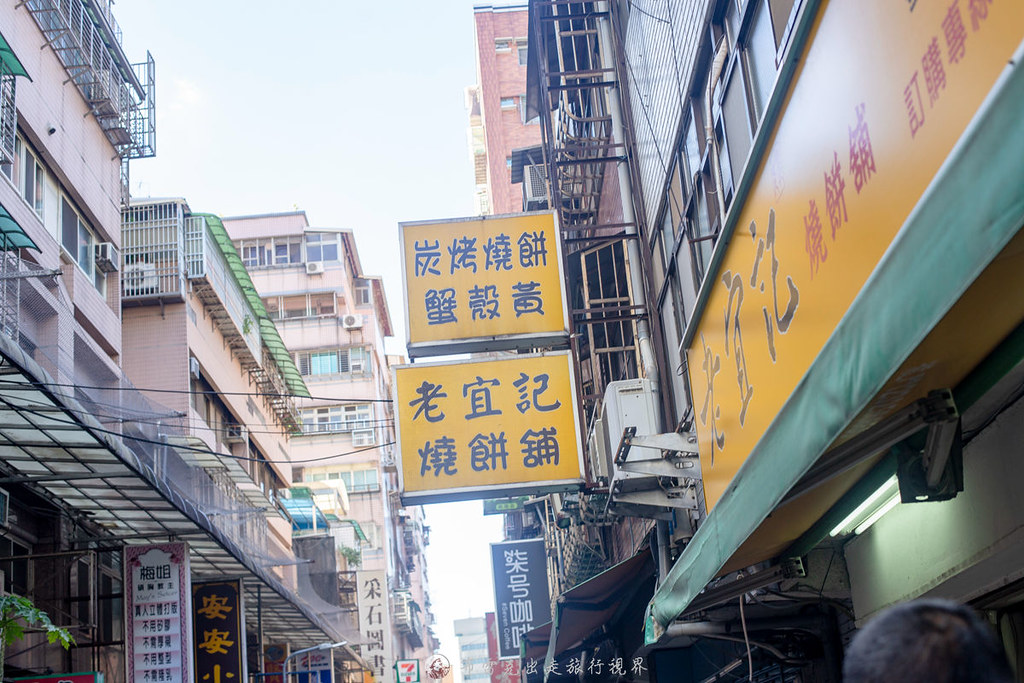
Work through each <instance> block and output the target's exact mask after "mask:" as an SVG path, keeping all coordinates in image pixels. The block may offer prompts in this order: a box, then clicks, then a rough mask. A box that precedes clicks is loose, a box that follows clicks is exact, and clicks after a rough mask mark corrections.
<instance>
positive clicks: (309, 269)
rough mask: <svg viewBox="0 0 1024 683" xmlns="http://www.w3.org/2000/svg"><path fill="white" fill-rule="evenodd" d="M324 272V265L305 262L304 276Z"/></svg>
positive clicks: (319, 262)
mask: <svg viewBox="0 0 1024 683" xmlns="http://www.w3.org/2000/svg"><path fill="white" fill-rule="evenodd" d="M323 272H324V264H323V262H321V261H307V262H306V275H321V274H322V273H323Z"/></svg>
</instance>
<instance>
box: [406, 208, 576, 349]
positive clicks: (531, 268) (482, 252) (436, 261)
mask: <svg viewBox="0 0 1024 683" xmlns="http://www.w3.org/2000/svg"><path fill="white" fill-rule="evenodd" d="M399 231H400V236H401V237H400V240H401V246H402V258H403V273H404V276H405V310H406V322H407V326H406V327H407V330H408V340H407V347H408V350H409V356H410V357H412V358H415V357H419V356H429V355H439V354H451V353H462V352H472V351H489V350H497V349H509V348H517V347H519V348H523V347H536V346H545V347H549V348H550V347H556V346H565V345H566V344H567V340H568V331H567V330H568V324H569V321H568V317H567V309H566V306H565V303H564V295H563V278H562V260H561V257H560V251H559V250H560V248H561V247H560V240H559V239H558V233H557V231H556V230H555V220H554V214H552V213H550V212H540V213H526V214H515V215H508V216H477V217H474V218H463V219H453V220H446V221H424V222H415V223H401V224H399ZM453 345H458V347H459V348H458V349H456V350H453V348H452V347H453Z"/></svg>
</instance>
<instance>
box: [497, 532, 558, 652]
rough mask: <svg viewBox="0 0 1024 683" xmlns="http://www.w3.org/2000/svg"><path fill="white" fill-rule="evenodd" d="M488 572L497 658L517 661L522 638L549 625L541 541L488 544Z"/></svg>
mask: <svg viewBox="0 0 1024 683" xmlns="http://www.w3.org/2000/svg"><path fill="white" fill-rule="evenodd" d="M491 568H492V570H493V572H494V606H495V608H496V615H495V616H496V630H495V633H496V635H497V638H498V654H499V656H501V657H518V656H519V640H520V638H521V637H522V635H523V634H524V633H526V632H527V631H529V630H530V629H532V628H533V627H534V626H536V625H538V624H543V623H545V622H548V621H551V603H550V601H549V598H548V564H547V555H546V553H545V552H544V539H542V538H535V539H530V540H528V541H507V542H504V543H492V544H491Z"/></svg>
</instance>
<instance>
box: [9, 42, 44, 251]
mask: <svg viewBox="0 0 1024 683" xmlns="http://www.w3.org/2000/svg"><path fill="white" fill-rule="evenodd" d="M2 39H3V36H0V40H2ZM0 249H2V250H3V251H10V250H11V249H35V250H36V251H42V250H41V249H40V248H39V246H38V245H36V243H35V242H33V241H32V238H31V237H29V236H28V235H27V234H26V233H25V230H24V229H23V228H22V227H21V226H20V225H18V222H17V221H16V220H14V218H13V217H12V216H11V214H10V212H9V211H8V210H7V209H6V208H5V207H4V206H3V204H0Z"/></svg>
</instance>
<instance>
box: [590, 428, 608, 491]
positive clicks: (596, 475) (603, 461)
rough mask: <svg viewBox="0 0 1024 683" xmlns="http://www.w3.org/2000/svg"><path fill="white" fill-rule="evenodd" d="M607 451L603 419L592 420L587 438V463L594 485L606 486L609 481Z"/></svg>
mask: <svg viewBox="0 0 1024 683" xmlns="http://www.w3.org/2000/svg"><path fill="white" fill-rule="evenodd" d="M608 451H609V447H608V434H607V433H606V432H605V428H604V419H603V418H600V417H599V418H597V419H596V420H594V426H593V427H592V428H591V430H590V434H589V435H588V436H587V461H588V462H589V463H590V477H591V479H593V480H594V482H595V483H600V484H607V483H608V481H609V480H610V479H611V475H612V472H611V470H610V469H608V468H609V465H610V463H611V460H612V459H611V456H610V455H609V454H608Z"/></svg>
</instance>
